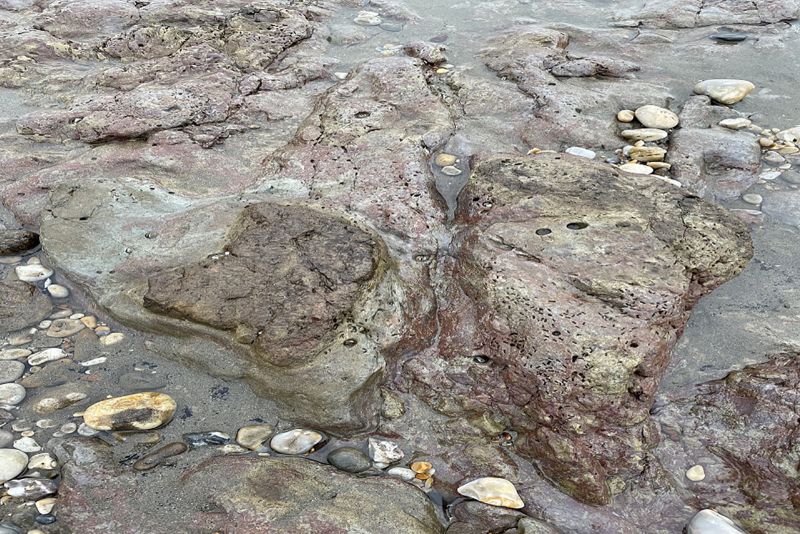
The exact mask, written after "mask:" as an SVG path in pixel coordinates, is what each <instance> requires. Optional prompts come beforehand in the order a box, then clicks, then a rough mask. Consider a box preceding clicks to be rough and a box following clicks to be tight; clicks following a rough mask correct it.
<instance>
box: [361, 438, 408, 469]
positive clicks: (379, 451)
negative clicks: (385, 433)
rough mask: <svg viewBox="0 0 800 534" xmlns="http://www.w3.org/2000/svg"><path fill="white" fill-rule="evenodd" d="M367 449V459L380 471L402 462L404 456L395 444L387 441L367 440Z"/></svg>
mask: <svg viewBox="0 0 800 534" xmlns="http://www.w3.org/2000/svg"><path fill="white" fill-rule="evenodd" d="M367 449H368V451H369V457H370V458H372V461H373V462H375V466H376V467H378V468H380V469H383V468H385V467H387V466H389V464H393V463H394V462H397V461H400V460H402V459H403V457H404V456H405V454H404V453H403V451H402V450H400V446H399V445H397V443H395V442H393V441H388V440H382V439H375V438H369V440H368V446H367Z"/></svg>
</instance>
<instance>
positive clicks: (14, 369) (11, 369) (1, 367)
mask: <svg viewBox="0 0 800 534" xmlns="http://www.w3.org/2000/svg"><path fill="white" fill-rule="evenodd" d="M24 372H25V364H24V363H22V362H19V361H17V360H0V384H5V383H7V382H13V381H14V380H16V379H18V378H19V377H21V376H22V374H23V373H24Z"/></svg>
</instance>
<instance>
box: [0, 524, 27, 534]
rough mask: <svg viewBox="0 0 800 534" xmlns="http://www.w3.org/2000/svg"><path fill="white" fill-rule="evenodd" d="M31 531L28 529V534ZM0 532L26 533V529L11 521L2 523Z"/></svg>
mask: <svg viewBox="0 0 800 534" xmlns="http://www.w3.org/2000/svg"><path fill="white" fill-rule="evenodd" d="M30 532H31V531H28V534H30ZM0 534H25V531H24V530H22V529H21V528H19V527H18V526H16V525H12V524H11V523H0Z"/></svg>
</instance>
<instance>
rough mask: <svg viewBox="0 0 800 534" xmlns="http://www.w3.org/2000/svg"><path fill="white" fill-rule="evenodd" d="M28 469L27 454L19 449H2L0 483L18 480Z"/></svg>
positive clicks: (0, 453)
mask: <svg viewBox="0 0 800 534" xmlns="http://www.w3.org/2000/svg"><path fill="white" fill-rule="evenodd" d="M27 467H28V455H27V454H25V453H24V452H22V451H19V450H17V449H0V483H4V482H8V481H9V480H12V479H14V478H16V477H17V476H19V474H20V473H22V472H23V471H25V468H27Z"/></svg>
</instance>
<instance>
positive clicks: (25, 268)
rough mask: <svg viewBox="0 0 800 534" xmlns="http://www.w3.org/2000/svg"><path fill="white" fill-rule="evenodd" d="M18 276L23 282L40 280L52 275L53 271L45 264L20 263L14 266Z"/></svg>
mask: <svg viewBox="0 0 800 534" xmlns="http://www.w3.org/2000/svg"><path fill="white" fill-rule="evenodd" d="M14 271H15V272H16V273H17V278H19V279H20V280H22V281H23V282H40V281H42V280H45V279H47V278H49V277H50V276H52V274H53V271H52V270H50V269H48V268H47V267H44V266H43V265H36V264H34V265H19V266H17V267H14Z"/></svg>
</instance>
